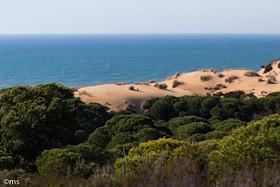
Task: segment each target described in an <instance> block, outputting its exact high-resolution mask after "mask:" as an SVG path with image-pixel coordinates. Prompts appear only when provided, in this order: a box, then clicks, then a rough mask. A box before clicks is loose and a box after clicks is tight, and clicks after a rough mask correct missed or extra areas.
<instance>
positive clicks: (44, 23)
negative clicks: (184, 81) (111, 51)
mask: <svg viewBox="0 0 280 187" xmlns="http://www.w3.org/2000/svg"><path fill="white" fill-rule="evenodd" d="M279 8H280V0H0V33H1V34H15V33H280V24H279V20H280V11H279Z"/></svg>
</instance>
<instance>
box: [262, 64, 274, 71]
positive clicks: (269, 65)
mask: <svg viewBox="0 0 280 187" xmlns="http://www.w3.org/2000/svg"><path fill="white" fill-rule="evenodd" d="M272 69H273V68H272V64H271V63H270V64H268V65H266V66H265V67H264V71H263V73H268V72H270V71H271V70H272Z"/></svg>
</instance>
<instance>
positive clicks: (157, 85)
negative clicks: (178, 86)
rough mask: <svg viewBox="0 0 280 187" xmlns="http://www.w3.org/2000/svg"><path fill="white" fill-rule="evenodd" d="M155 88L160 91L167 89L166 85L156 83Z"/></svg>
mask: <svg viewBox="0 0 280 187" xmlns="http://www.w3.org/2000/svg"><path fill="white" fill-rule="evenodd" d="M155 87H157V88H159V89H162V90H166V89H167V84H165V83H156V84H155Z"/></svg>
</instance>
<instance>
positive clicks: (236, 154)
mask: <svg viewBox="0 0 280 187" xmlns="http://www.w3.org/2000/svg"><path fill="white" fill-rule="evenodd" d="M279 145H280V116H279V115H272V116H269V117H265V118H264V119H262V120H258V121H253V122H251V123H249V124H248V125H247V126H243V127H240V128H238V129H236V130H234V131H233V133H232V134H231V135H229V136H226V137H224V138H223V139H222V140H221V141H220V142H219V143H218V150H216V151H213V152H212V153H211V154H210V156H209V159H210V168H211V172H213V173H215V174H216V175H218V176H222V175H224V174H225V172H234V171H237V170H240V169H242V168H244V167H246V166H247V167H249V168H255V169H256V170H258V169H260V168H261V167H263V166H269V165H270V164H273V163H275V162H279V161H280V159H279V155H280V151H279V150H280V149H279ZM230 168H231V169H230Z"/></svg>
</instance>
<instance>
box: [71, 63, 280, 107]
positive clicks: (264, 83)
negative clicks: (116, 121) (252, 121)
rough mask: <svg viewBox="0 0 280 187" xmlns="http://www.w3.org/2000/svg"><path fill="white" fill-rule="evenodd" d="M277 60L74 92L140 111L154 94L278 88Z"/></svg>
mask: <svg viewBox="0 0 280 187" xmlns="http://www.w3.org/2000/svg"><path fill="white" fill-rule="evenodd" d="M279 73H280V60H274V61H272V63H271V64H269V65H267V66H262V67H261V68H260V70H259V71H258V72H256V71H252V70H248V69H229V70H224V71H222V72H217V71H216V70H213V69H205V70H198V71H194V72H188V73H177V74H176V75H174V76H171V77H169V78H167V79H166V80H163V81H148V82H145V83H134V84H122V83H117V84H104V85H96V86H89V87H82V88H79V89H78V90H77V91H76V92H75V96H76V97H79V98H81V100H82V101H83V102H85V103H93V102H96V103H100V104H102V105H105V106H107V107H108V108H109V109H110V110H113V111H119V110H123V109H127V108H131V109H133V110H135V111H137V112H141V111H142V106H143V104H144V103H145V101H146V100H149V99H151V98H154V97H163V96H167V95H171V96H184V95H199V96H205V95H207V94H211V95H213V94H216V93H219V92H221V93H227V92H231V91H244V92H245V93H248V94H254V95H255V96H256V97H264V96H266V95H267V94H269V93H272V92H277V91H280V82H279V81H280V74H279Z"/></svg>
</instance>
